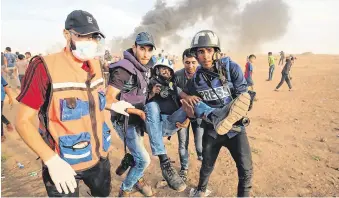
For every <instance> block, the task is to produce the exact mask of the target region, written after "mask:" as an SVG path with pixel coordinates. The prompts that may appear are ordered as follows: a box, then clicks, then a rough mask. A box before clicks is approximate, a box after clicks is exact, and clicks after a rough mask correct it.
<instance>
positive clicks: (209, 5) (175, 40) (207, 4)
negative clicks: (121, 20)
mask: <svg viewBox="0 0 339 198" xmlns="http://www.w3.org/2000/svg"><path fill="white" fill-rule="evenodd" d="M239 4H240V2H239V0H209V1H206V0H182V1H180V2H179V3H177V4H176V5H175V6H168V5H167V4H166V2H165V1H164V0H157V1H156V3H155V6H154V9H153V10H150V11H148V12H147V13H146V14H145V15H144V16H143V18H142V22H141V24H140V25H139V26H138V27H136V28H135V29H134V32H133V33H132V34H131V35H129V36H128V37H127V38H115V39H113V41H112V50H113V51H117V50H121V49H123V50H125V49H127V48H129V47H131V46H132V44H133V43H134V40H135V37H136V35H137V34H138V33H139V32H142V31H147V32H149V33H151V34H152V35H153V38H154V40H155V44H156V46H157V48H161V49H165V50H166V49H168V48H173V47H175V46H176V45H180V43H182V41H183V38H182V37H181V36H180V35H179V34H178V31H181V30H183V29H186V28H187V27H192V26H194V25H196V24H197V23H199V22H203V21H209V22H210V25H211V26H210V27H211V28H210V29H211V30H213V31H215V32H216V33H217V34H218V36H219V37H220V39H221V42H222V45H223V44H225V45H228V44H226V42H232V46H235V47H234V48H233V49H230V48H229V47H227V49H229V50H238V51H244V49H246V51H247V50H258V49H259V48H260V46H261V45H262V44H264V42H269V41H272V40H276V39H279V38H280V37H281V36H283V35H284V34H285V33H286V31H287V25H288V22H289V16H288V9H289V8H288V6H287V4H286V3H285V2H283V0H274V1H272V0H260V1H252V2H250V3H248V4H246V6H245V8H244V10H243V11H240V10H239ZM205 29H206V28H205ZM192 37H193V35H192ZM192 37H191V38H192ZM186 40H187V39H186ZM185 44H186V46H180V47H181V50H184V49H185V48H187V47H189V46H187V41H186V42H185ZM182 47H183V48H182ZM222 47H223V46H222ZM180 53H181V52H180Z"/></svg>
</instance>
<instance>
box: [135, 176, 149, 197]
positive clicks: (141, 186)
mask: <svg viewBox="0 0 339 198" xmlns="http://www.w3.org/2000/svg"><path fill="white" fill-rule="evenodd" d="M134 187H135V188H136V189H137V190H138V191H139V192H140V193H141V194H143V195H144V196H145V197H151V196H153V192H152V187H151V186H149V185H147V184H146V182H145V179H144V178H140V179H139V180H138V182H137V183H136V184H135V185H134Z"/></svg>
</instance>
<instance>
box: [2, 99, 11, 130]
mask: <svg viewBox="0 0 339 198" xmlns="http://www.w3.org/2000/svg"><path fill="white" fill-rule="evenodd" d="M3 109H4V102H3V101H1V136H3V135H4V125H3V124H5V125H8V124H9V123H10V122H9V120H8V119H7V118H6V117H5V116H4V115H3V114H2V111H3Z"/></svg>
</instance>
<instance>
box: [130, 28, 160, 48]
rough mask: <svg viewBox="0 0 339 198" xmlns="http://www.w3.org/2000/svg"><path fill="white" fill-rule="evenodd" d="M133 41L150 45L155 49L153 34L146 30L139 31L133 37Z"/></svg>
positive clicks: (142, 44)
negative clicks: (135, 36) (134, 37)
mask: <svg viewBox="0 0 339 198" xmlns="http://www.w3.org/2000/svg"><path fill="white" fill-rule="evenodd" d="M135 43H136V44H137V45H140V46H145V45H150V46H152V47H153V48H154V49H156V48H155V44H154V40H153V36H152V35H151V34H150V33H148V32H140V33H139V34H138V35H137V38H136V39H135Z"/></svg>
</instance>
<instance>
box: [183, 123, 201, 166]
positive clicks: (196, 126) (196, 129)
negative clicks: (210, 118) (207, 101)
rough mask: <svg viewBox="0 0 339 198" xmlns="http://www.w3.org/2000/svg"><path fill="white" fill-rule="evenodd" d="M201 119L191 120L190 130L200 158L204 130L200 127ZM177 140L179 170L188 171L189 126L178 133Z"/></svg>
mask: <svg viewBox="0 0 339 198" xmlns="http://www.w3.org/2000/svg"><path fill="white" fill-rule="evenodd" d="M202 124H203V123H202V119H200V118H198V119H196V120H191V125H192V130H193V134H194V144H195V149H196V152H197V155H198V157H201V158H202V136H203V135H204V128H203V126H202ZM178 139H179V157H180V164H181V169H185V170H187V169H188V165H189V160H188V156H189V153H188V143H189V126H188V128H186V129H185V128H183V129H180V130H179V131H178Z"/></svg>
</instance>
